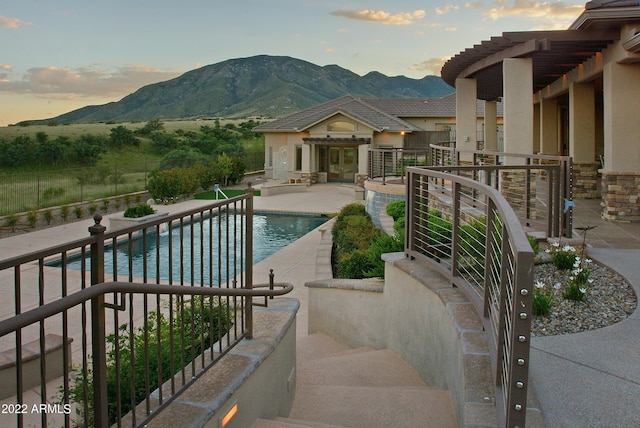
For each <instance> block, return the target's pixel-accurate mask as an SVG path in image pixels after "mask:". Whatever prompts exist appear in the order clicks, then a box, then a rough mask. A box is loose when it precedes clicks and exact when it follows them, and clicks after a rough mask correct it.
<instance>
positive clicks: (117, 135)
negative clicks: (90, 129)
mask: <svg viewBox="0 0 640 428" xmlns="http://www.w3.org/2000/svg"><path fill="white" fill-rule="evenodd" d="M109 142H110V143H111V145H112V146H113V147H116V148H118V149H122V148H123V147H125V146H139V145H140V140H138V137H136V134H135V133H134V132H133V131H132V130H130V129H127V128H125V127H124V126H122V125H119V126H117V127H115V128H111V134H109Z"/></svg>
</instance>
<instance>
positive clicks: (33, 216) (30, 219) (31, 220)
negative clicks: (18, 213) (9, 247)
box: [27, 210, 38, 229]
mask: <svg viewBox="0 0 640 428" xmlns="http://www.w3.org/2000/svg"><path fill="white" fill-rule="evenodd" d="M27 223H28V224H29V227H30V228H32V229H33V228H35V227H36V224H38V212H37V211H36V210H31V211H29V212H28V213H27Z"/></svg>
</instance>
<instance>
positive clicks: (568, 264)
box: [546, 244, 576, 270]
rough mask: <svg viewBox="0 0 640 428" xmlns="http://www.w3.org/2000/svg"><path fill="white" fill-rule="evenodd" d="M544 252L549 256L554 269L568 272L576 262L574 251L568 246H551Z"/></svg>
mask: <svg viewBox="0 0 640 428" xmlns="http://www.w3.org/2000/svg"><path fill="white" fill-rule="evenodd" d="M546 251H547V252H548V253H549V254H551V262H552V263H553V265H554V266H555V267H556V269H559V270H569V269H571V268H573V265H574V263H575V262H576V249H575V248H573V247H571V246H569V245H565V246H563V247H561V246H560V244H552V245H551V247H550V248H548V249H547V250H546Z"/></svg>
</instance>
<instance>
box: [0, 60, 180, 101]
mask: <svg viewBox="0 0 640 428" xmlns="http://www.w3.org/2000/svg"><path fill="white" fill-rule="evenodd" d="M180 74H182V71H181V70H176V69H172V70H159V69H155V68H152V67H149V66H146V65H140V64H134V65H125V66H123V67H118V68H116V69H112V70H110V69H107V68H101V67H99V65H96V64H94V65H91V66H87V67H80V68H76V69H72V68H57V67H34V68H30V69H29V70H27V72H26V73H25V75H24V76H22V79H21V80H15V79H14V80H9V79H7V78H6V77H7V76H5V79H4V80H2V81H0V92H11V93H19V94H33V95H39V96H45V97H48V98H67V99H80V98H88V97H116V96H123V95H126V94H129V93H131V92H133V91H135V90H137V89H139V88H141V87H142V86H145V85H148V84H150V83H155V82H160V81H163V80H168V79H172V78H174V77H177V76H178V75H180Z"/></svg>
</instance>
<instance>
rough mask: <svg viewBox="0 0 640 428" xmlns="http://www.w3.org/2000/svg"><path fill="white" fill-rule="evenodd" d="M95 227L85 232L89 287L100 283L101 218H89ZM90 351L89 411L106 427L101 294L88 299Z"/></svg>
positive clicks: (104, 331)
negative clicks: (87, 235) (89, 238)
mask: <svg viewBox="0 0 640 428" xmlns="http://www.w3.org/2000/svg"><path fill="white" fill-rule="evenodd" d="M93 220H94V221H95V224H94V225H93V226H91V227H89V233H90V234H91V236H93V237H95V238H96V240H95V242H94V243H92V244H91V285H95V284H101V283H103V282H104V232H105V231H106V230H107V228H106V227H105V226H103V225H102V224H100V222H101V221H102V216H101V215H100V214H96V215H95V216H94V217H93ZM91 350H92V352H93V412H94V415H93V416H94V423H95V426H96V427H106V426H108V425H109V422H108V414H107V352H106V319H105V307H104V294H101V295H99V296H98V297H94V298H92V299H91Z"/></svg>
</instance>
